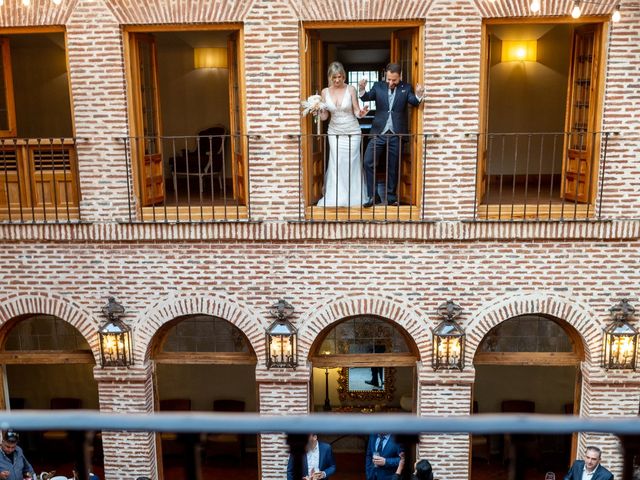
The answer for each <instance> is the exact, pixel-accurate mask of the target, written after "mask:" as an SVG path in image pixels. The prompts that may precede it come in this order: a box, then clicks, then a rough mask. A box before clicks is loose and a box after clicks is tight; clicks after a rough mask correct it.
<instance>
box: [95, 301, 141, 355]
mask: <svg viewBox="0 0 640 480" xmlns="http://www.w3.org/2000/svg"><path fill="white" fill-rule="evenodd" d="M102 313H103V315H104V316H105V317H107V323H105V324H104V325H103V326H101V327H100V329H99V330H98V335H99V336H100V353H101V357H102V366H103V367H128V366H129V365H132V364H133V360H132V342H131V329H130V328H129V327H128V326H126V325H125V324H124V323H123V322H122V320H120V318H121V317H122V316H124V307H123V306H122V305H120V304H119V303H118V302H116V301H115V299H114V298H113V297H109V300H108V303H107V305H106V306H105V307H104V308H103V309H102Z"/></svg>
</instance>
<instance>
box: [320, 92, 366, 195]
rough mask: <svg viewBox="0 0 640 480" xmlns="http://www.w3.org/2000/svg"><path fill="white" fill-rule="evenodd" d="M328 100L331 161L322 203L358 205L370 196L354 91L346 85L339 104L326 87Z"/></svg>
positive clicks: (328, 140) (326, 175) (328, 141)
mask: <svg viewBox="0 0 640 480" xmlns="http://www.w3.org/2000/svg"><path fill="white" fill-rule="evenodd" d="M325 104H326V106H327V110H328V111H329V113H330V114H331V120H330V121H329V129H328V131H327V133H328V136H327V143H328V144H329V164H328V165H327V170H326V172H325V179H324V197H322V198H321V199H320V201H319V202H318V204H317V205H318V206H319V207H349V206H359V205H362V204H363V203H366V201H367V200H368V197H367V190H366V188H365V183H364V177H363V175H362V162H361V161H360V142H361V140H362V138H361V132H360V125H359V124H358V119H357V118H356V116H355V115H354V114H353V107H352V103H351V93H350V92H349V88H348V87H347V89H346V91H345V93H344V96H343V97H342V102H341V104H340V106H336V105H335V104H334V103H333V99H332V98H331V94H330V93H329V92H328V91H327V95H326V99H325Z"/></svg>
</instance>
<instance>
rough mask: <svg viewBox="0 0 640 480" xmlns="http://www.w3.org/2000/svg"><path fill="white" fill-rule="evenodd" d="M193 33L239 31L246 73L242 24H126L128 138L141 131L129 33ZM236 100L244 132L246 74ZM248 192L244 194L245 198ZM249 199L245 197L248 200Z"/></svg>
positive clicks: (135, 174) (136, 190)
mask: <svg viewBox="0 0 640 480" xmlns="http://www.w3.org/2000/svg"><path fill="white" fill-rule="evenodd" d="M193 31H226V32H235V31H237V32H238V52H236V54H237V56H238V69H239V71H241V72H244V71H245V61H244V60H245V59H244V26H243V24H242V23H225V24H197V25H184V24H168V25H125V26H124V27H123V28H122V35H123V37H122V39H123V52H124V72H125V93H126V99H127V114H128V119H127V123H128V128H127V130H128V133H129V135H128V136H129V138H131V137H138V136H140V132H139V131H138V129H139V128H140V126H139V125H140V124H139V121H138V117H139V115H140V114H141V112H140V109H138V108H136V107H137V105H138V103H137V101H136V96H137V95H138V94H137V92H136V88H135V87H137V86H138V85H139V83H136V82H137V74H136V73H135V68H134V67H135V65H134V61H133V60H134V58H133V56H132V55H133V52H132V49H131V34H135V33H149V34H152V33H166V32H193ZM238 81H239V94H240V95H239V101H240V109H241V112H242V117H243V118H242V119H241V121H240V125H241V126H242V128H243V131H244V132H246V131H247V118H246V117H247V116H246V81H245V75H240V76H239V79H238ZM132 150H133V149H130V152H129V154H130V155H131V160H132V161H131V165H130V168H131V179H132V183H133V190H132V195H134V196H135V198H136V199H137V203H136V211H137V213H138V215H139V214H140V212H141V211H142V210H141V209H142V197H141V195H142V192H141V191H140V185H139V183H140V175H141V172H140V166H139V165H138V163H139V162H138V161H137V159H136V157H135V156H134V154H133V151H132ZM244 162H245V172H246V177H247V179H246V180H245V182H248V177H249V170H248V165H249V159H248V155H247V158H245V160H244ZM248 193H249V192H248V191H247V192H245V194H246V195H247V196H248ZM247 198H248V197H247ZM193 208H197V209H198V210H199V209H200V206H199V205H198V206H197V207H195V206H194V207H193Z"/></svg>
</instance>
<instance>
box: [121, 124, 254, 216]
mask: <svg viewBox="0 0 640 480" xmlns="http://www.w3.org/2000/svg"><path fill="white" fill-rule="evenodd" d="M255 138H256V137H255V136H250V135H229V134H211V135H196V136H162V137H128V138H124V139H123V141H124V146H125V161H126V167H127V168H126V169H127V175H128V177H127V184H128V198H129V201H128V206H129V221H130V222H136V221H140V222H151V223H154V222H167V223H168V222H177V223H184V222H186V223H192V222H211V221H242V220H245V221H246V220H250V219H251V188H250V179H249V162H248V159H247V152H248V151H249V148H250V142H251V141H252V140H254V139H255Z"/></svg>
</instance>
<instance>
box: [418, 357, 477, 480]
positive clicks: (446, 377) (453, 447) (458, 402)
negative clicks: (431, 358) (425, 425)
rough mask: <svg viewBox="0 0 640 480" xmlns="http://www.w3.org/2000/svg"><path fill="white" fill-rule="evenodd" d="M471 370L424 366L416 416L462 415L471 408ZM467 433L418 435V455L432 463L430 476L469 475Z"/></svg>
mask: <svg viewBox="0 0 640 480" xmlns="http://www.w3.org/2000/svg"><path fill="white" fill-rule="evenodd" d="M474 376H475V372H474V371H473V369H469V368H467V369H465V371H464V372H456V373H449V372H433V371H432V370H431V368H430V367H429V368H425V370H424V371H421V372H419V375H418V382H419V383H418V403H417V405H418V415H419V416H428V415H440V416H450V417H457V416H466V415H469V412H470V411H471V393H472V389H473V379H474ZM469 447H470V442H469V435H467V434H464V435H451V434H434V435H422V436H421V437H420V446H419V448H418V458H419V459H422V458H426V459H427V460H429V461H430V462H431V464H432V465H433V471H434V476H435V477H436V478H437V477H440V478H446V479H447V480H467V479H468V478H469Z"/></svg>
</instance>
